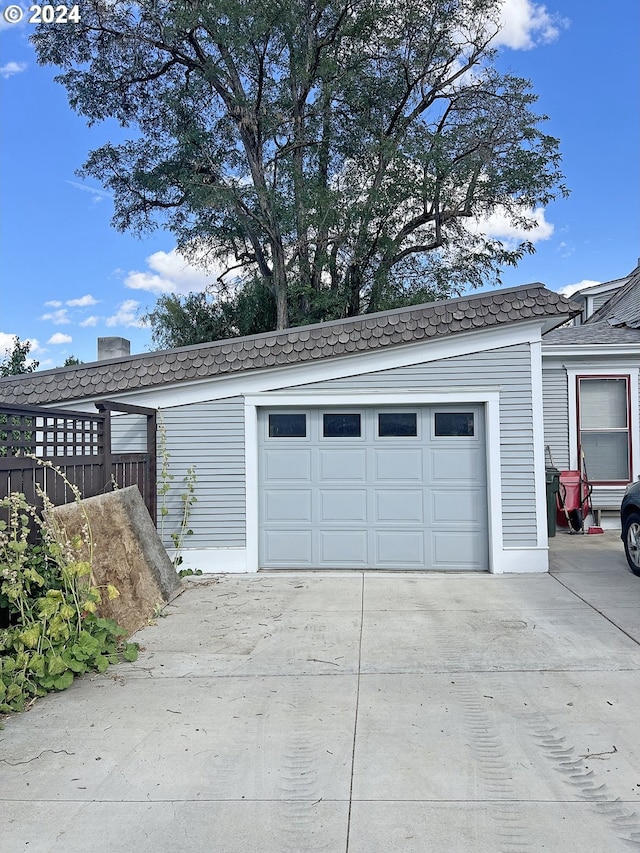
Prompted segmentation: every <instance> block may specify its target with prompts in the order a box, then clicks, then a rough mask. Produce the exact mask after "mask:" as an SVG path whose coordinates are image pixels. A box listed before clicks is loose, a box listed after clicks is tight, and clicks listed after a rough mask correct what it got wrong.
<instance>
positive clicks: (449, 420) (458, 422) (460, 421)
mask: <svg viewBox="0 0 640 853" xmlns="http://www.w3.org/2000/svg"><path fill="white" fill-rule="evenodd" d="M473 426H474V425H473V412H436V435H474V434H475V433H474V429H473Z"/></svg>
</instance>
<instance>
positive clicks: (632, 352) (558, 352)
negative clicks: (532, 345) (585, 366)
mask: <svg viewBox="0 0 640 853" xmlns="http://www.w3.org/2000/svg"><path fill="white" fill-rule="evenodd" d="M602 356H614V357H617V358H625V356H626V357H627V358H636V359H638V358H640V343H638V344H545V342H544V339H543V341H542V358H543V360H544V361H546V360H547V359H552V358H568V357H571V358H599V357H602Z"/></svg>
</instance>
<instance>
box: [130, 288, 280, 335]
mask: <svg viewBox="0 0 640 853" xmlns="http://www.w3.org/2000/svg"><path fill="white" fill-rule="evenodd" d="M143 320H144V321H146V322H147V323H148V324H149V325H150V326H151V337H152V339H153V342H154V344H155V345H156V346H157V347H158V348H160V349H171V348H173V347H185V346H191V345H192V344H201V343H206V342H207V341H219V340H224V339H225V338H235V337H238V336H240V335H256V334H259V333H260V332H264V331H265V330H268V329H273V328H275V324H276V307H275V302H274V299H273V295H272V294H271V292H270V291H269V289H268V288H267V287H266V286H265V285H264V284H263V283H262V282H260V281H251V282H250V283H249V284H247V285H244V286H242V287H240V288H239V289H238V291H237V292H236V293H235V294H233V295H232V296H229V297H228V298H226V299H224V300H220V299H216V298H214V297H213V296H212V295H211V294H210V293H189V294H187V295H186V296H176V295H175V294H173V293H171V294H165V295H163V296H161V297H160V298H159V299H158V301H157V302H156V306H155V308H154V309H153V310H152V311H150V312H149V313H148V314H146V315H145V316H144V318H143Z"/></svg>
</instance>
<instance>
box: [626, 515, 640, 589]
mask: <svg viewBox="0 0 640 853" xmlns="http://www.w3.org/2000/svg"><path fill="white" fill-rule="evenodd" d="M622 540H623V542H624V553H625V555H626V557H627V562H628V563H629V568H630V569H631V571H632V572H633V573H634V575H638V576H640V515H639V514H638V513H637V512H632V513H631V514H630V515H628V516H627V517H626V518H625V520H624V528H623V531H622Z"/></svg>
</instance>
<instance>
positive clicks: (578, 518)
mask: <svg viewBox="0 0 640 853" xmlns="http://www.w3.org/2000/svg"><path fill="white" fill-rule="evenodd" d="M569 523H570V524H571V529H572V530H575V532H576V533H579V532H580V531H581V530H584V519H583V517H582V510H579V509H570V510H569Z"/></svg>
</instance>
